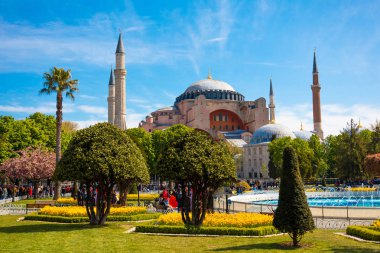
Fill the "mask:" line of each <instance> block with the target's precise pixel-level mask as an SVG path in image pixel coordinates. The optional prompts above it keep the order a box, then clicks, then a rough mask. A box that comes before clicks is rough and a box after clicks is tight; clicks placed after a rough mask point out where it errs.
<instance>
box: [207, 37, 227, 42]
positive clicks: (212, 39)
mask: <svg viewBox="0 0 380 253" xmlns="http://www.w3.org/2000/svg"><path fill="white" fill-rule="evenodd" d="M226 39H227V38H225V37H216V38H211V39H208V40H206V41H207V42H211V43H212V42H222V41H225V40H226Z"/></svg>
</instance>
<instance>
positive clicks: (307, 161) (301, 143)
mask: <svg viewBox="0 0 380 253" xmlns="http://www.w3.org/2000/svg"><path fill="white" fill-rule="evenodd" d="M286 147H293V148H294V150H295V152H296V154H297V156H298V159H299V160H300V165H299V166H300V172H301V176H302V178H308V177H311V176H314V175H313V171H312V160H313V159H314V152H313V150H312V149H311V148H310V146H309V144H308V142H307V141H305V140H301V139H299V138H296V139H294V140H292V139H291V138H290V137H284V138H278V139H274V140H273V141H272V142H271V143H270V144H269V156H270V161H269V175H270V176H271V177H273V176H277V177H278V176H279V175H281V171H282V164H283V153H284V150H285V148H286Z"/></svg>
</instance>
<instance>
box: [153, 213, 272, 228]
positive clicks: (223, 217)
mask: <svg viewBox="0 0 380 253" xmlns="http://www.w3.org/2000/svg"><path fill="white" fill-rule="evenodd" d="M272 221H273V216H270V215H267V214H258V213H237V214H225V213H213V214H206V217H205V219H204V221H203V226H206V227H257V226H262V225H270V224H272ZM157 222H158V223H159V224H162V225H181V224H183V222H182V218H181V214H179V213H169V214H165V215H161V216H160V217H159V218H158V220H157Z"/></svg>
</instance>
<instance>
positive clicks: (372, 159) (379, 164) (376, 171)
mask: <svg viewBox="0 0 380 253" xmlns="http://www.w3.org/2000/svg"><path fill="white" fill-rule="evenodd" d="M364 169H365V171H366V172H367V174H368V175H369V176H371V177H374V176H380V153H378V154H372V155H367V156H366V157H365V159H364Z"/></svg>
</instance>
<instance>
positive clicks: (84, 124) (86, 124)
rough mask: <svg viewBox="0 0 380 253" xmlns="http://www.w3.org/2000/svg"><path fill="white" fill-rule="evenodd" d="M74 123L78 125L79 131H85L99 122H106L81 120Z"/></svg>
mask: <svg viewBox="0 0 380 253" xmlns="http://www.w3.org/2000/svg"><path fill="white" fill-rule="evenodd" d="M73 122H75V123H77V124H78V129H83V128H86V127H89V126H93V125H95V124H97V123H99V122H104V120H79V121H73Z"/></svg>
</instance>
